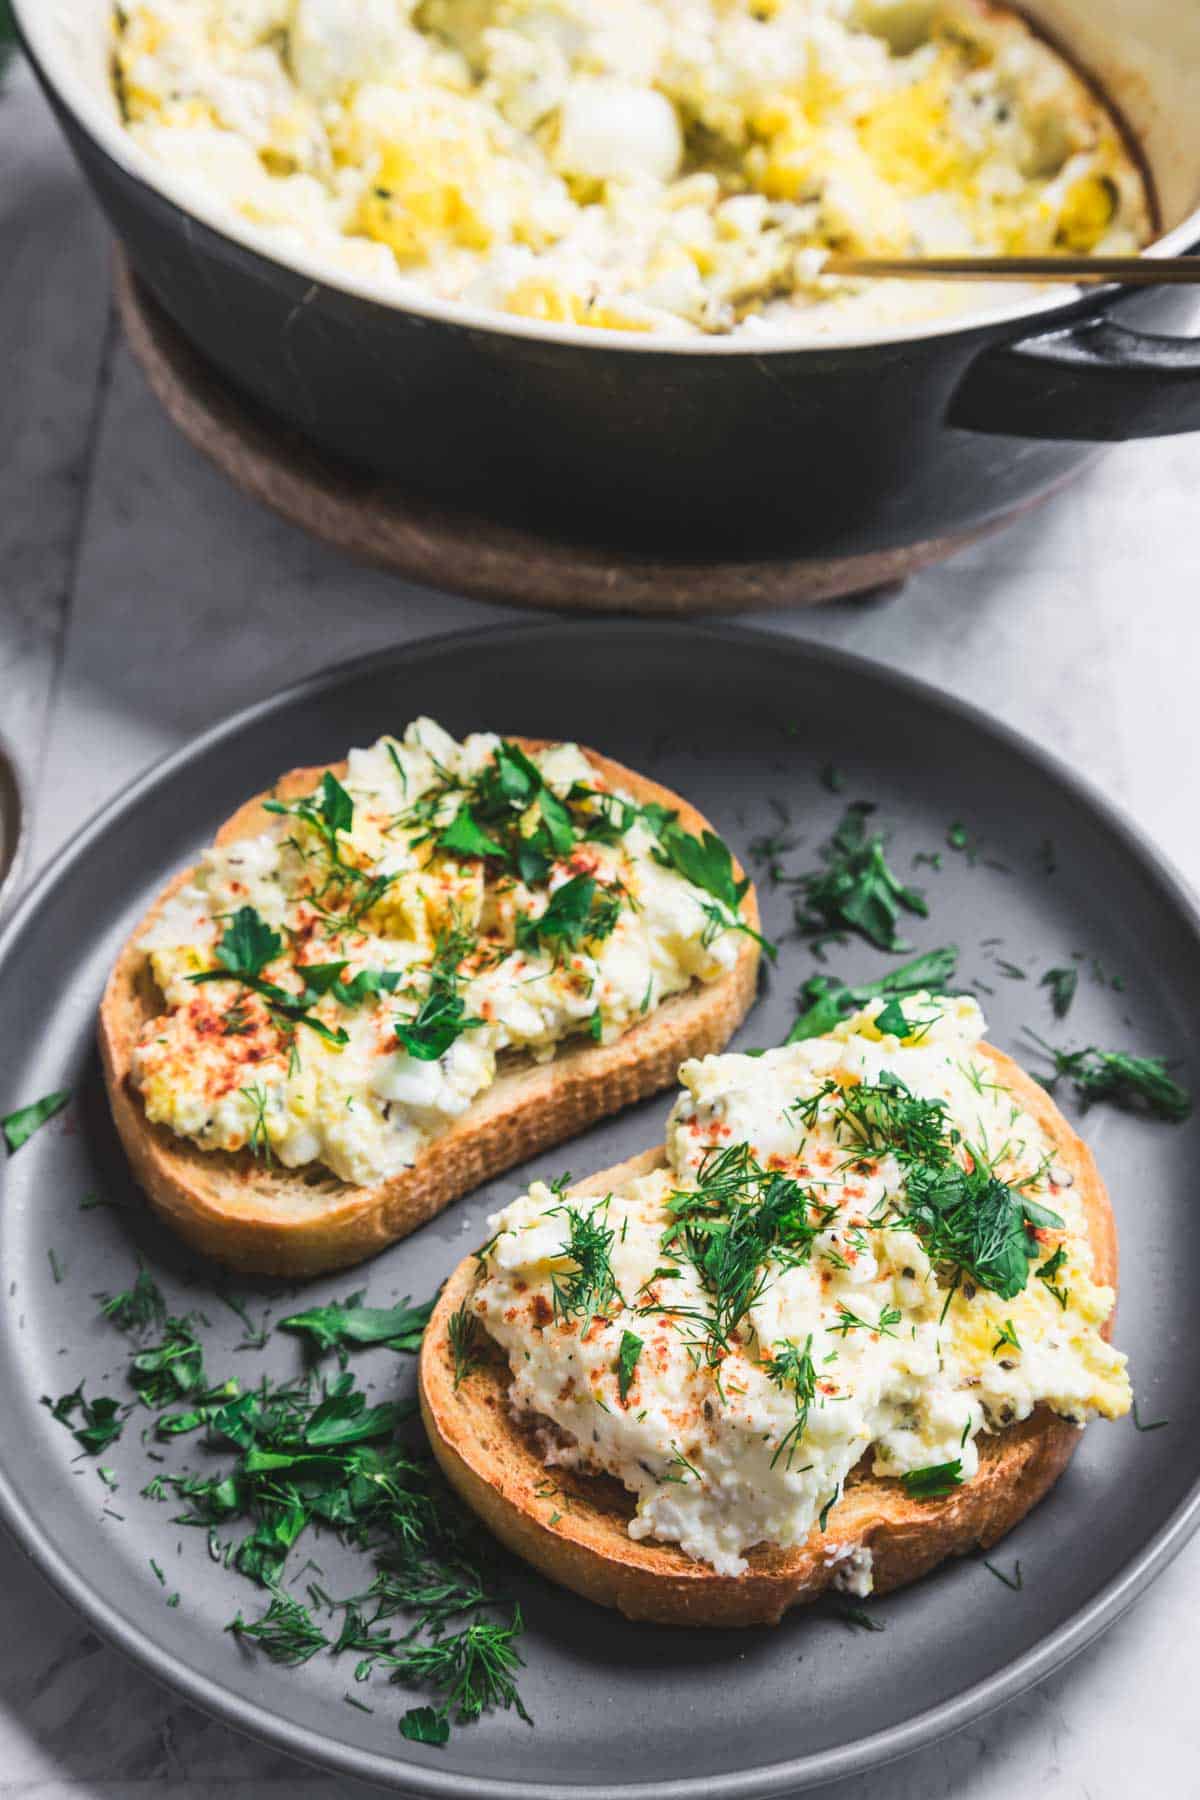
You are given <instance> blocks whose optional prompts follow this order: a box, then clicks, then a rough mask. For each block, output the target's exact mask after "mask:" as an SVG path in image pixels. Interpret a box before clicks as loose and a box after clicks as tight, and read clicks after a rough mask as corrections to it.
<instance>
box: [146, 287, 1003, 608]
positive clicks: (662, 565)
mask: <svg viewBox="0 0 1200 1800" xmlns="http://www.w3.org/2000/svg"><path fill="white" fill-rule="evenodd" d="M115 286H116V299H117V308H118V311H119V313H120V317H121V321H122V324H123V325H124V328H125V335H126V337H127V338H128V340H129V345H130V348H131V349H132V351H133V353H134V356H135V357H136V358H137V360H138V362H139V363H140V365H141V367H142V369H143V371H144V373H145V375H146V378H147V380H148V381H149V383H150V386H151V388H152V389H153V391H154V393H155V394H156V395H157V397H158V399H159V400H160V402H161V403H162V405H163V407H164V408H165V410H166V412H167V414H168V416H169V417H170V418H171V419H172V420H173V421H174V423H175V424H176V425H177V426H178V427H179V429H180V431H182V433H183V435H184V436H185V437H186V438H187V439H188V441H189V442H190V443H192V444H193V445H194V446H195V447H196V449H198V450H201V451H203V453H204V454H205V455H206V456H207V457H209V458H210V460H211V461H212V462H214V463H215V464H216V465H217V467H218V468H219V469H221V470H222V471H223V473H224V474H225V475H227V476H228V477H229V479H230V480H231V481H232V482H234V483H235V485H236V486H237V487H239V488H241V489H242V490H243V491H244V492H245V493H248V494H252V495H253V496H254V497H255V499H257V500H260V501H262V502H263V503H264V504H265V505H267V506H269V507H271V508H272V509H273V510H274V511H275V512H277V513H279V514H281V515H282V517H283V518H285V519H287V520H289V521H290V523H291V524H293V525H298V526H300V527H301V529H303V530H305V531H308V532H311V533H312V535H313V536H314V537H318V538H321V539H323V540H324V542H325V543H328V544H333V545H335V546H336V547H337V548H338V549H339V550H343V551H345V552H346V553H347V554H348V555H350V556H352V557H355V558H356V559H357V560H359V561H362V562H368V563H374V564H382V565H383V566H384V567H385V568H389V569H393V570H395V572H396V573H397V574H399V575H403V576H405V577H406V578H407V579H408V580H410V581H416V582H420V583H422V584H424V585H426V586H428V587H434V588H443V589H448V590H451V591H455V592H458V593H462V594H468V595H471V596H472V597H473V598H475V599H477V600H493V601H501V602H504V603H506V604H508V605H513V606H531V607H548V608H554V609H558V610H562V611H564V612H616V613H629V612H642V613H658V614H672V613H673V614H677V615H680V616H682V615H685V614H688V613H717V612H746V611H749V610H750V609H752V608H768V607H787V606H812V605H815V604H816V603H817V602H819V601H822V600H833V599H837V598H839V597H843V596H846V595H851V594H859V595H863V594H867V593H871V592H875V591H877V590H879V589H884V588H890V587H894V586H896V585H897V584H898V583H899V582H901V581H903V580H904V578H905V576H907V575H910V574H911V573H913V571H914V570H916V569H920V568H924V567H925V566H926V565H927V564H929V563H933V562H940V561H941V560H942V559H943V558H944V557H947V556H950V555H952V554H953V553H954V552H955V551H957V550H960V549H962V548H963V547H964V546H965V545H967V544H970V543H973V542H974V541H975V540H976V539H977V538H979V537H981V536H983V535H985V531H990V530H994V529H996V524H1002V523H1004V522H1005V521H997V522H996V524H990V525H989V526H987V527H986V528H984V530H975V531H970V532H962V533H958V534H956V535H954V536H951V537H945V538H937V539H930V540H928V541H926V542H924V543H920V544H912V545H909V546H907V547H906V548H904V549H900V550H881V551H876V552H873V553H872V554H870V555H865V556H854V557H844V558H832V559H821V560H809V559H800V560H794V559H790V558H773V559H768V560H766V561H742V560H737V559H729V560H723V559H711V558H707V559H704V560H701V561H696V562H689V561H680V560H674V559H668V558H661V559H660V558H655V557H653V556H647V555H645V554H636V553H634V552H632V551H629V552H627V551H622V550H613V549H611V548H608V547H597V546H594V545H588V544H583V543H578V544H577V543H562V542H557V541H554V540H550V539H546V538H543V537H540V536H539V535H538V534H537V533H536V532H534V531H528V530H523V529H520V528H518V527H514V526H507V525H501V524H497V523H496V522H495V521H494V520H491V519H486V518H483V517H481V516H479V515H477V514H470V513H465V512H461V511H455V510H454V509H453V508H452V507H449V506H441V505H438V504H437V503H436V502H433V501H430V500H427V499H424V498H419V497H417V496H414V495H410V494H406V493H405V492H403V490H402V489H401V488H400V487H399V486H398V485H397V484H395V483H389V482H388V481H386V480H385V479H382V478H377V477H374V476H372V475H370V474H367V473H364V472H363V471H362V470H360V469H356V468H354V467H352V466H351V465H349V464H347V463H344V462H341V461H339V460H338V459H337V458H336V457H334V456H332V455H330V454H328V453H326V452H324V451H322V450H320V449H318V448H316V447H315V446H314V445H312V444H310V443H308V442H307V441H306V440H305V439H304V438H302V437H301V436H300V435H299V434H298V433H296V432H294V431H292V430H291V429H290V427H288V426H286V425H284V424H281V423H280V422H279V421H278V420H276V419H274V418H272V416H271V415H270V414H269V413H268V412H267V411H266V410H265V409H263V408H261V407H259V406H258V405H256V404H255V402H253V401H251V400H248V399H246V398H245V397H244V396H242V395H240V394H239V393H237V392H236V391H235V390H234V389H233V388H232V387H231V386H230V385H229V384H228V383H227V382H226V381H225V380H224V379H223V378H222V376H221V375H220V373H219V372H218V371H217V370H216V369H214V368H213V367H212V366H211V364H209V363H208V362H207V361H205V359H204V358H203V357H202V356H201V355H200V354H199V353H198V352H197V351H196V350H194V349H193V348H192V346H191V345H190V344H189V342H188V341H187V339H186V338H185V337H184V336H183V334H182V333H181V332H180V331H179V329H178V327H177V326H175V325H174V324H172V322H171V320H170V319H169V318H168V317H167V315H166V313H165V312H164V311H163V310H162V308H161V307H160V306H159V304H158V302H157V301H156V300H155V299H154V298H153V297H152V295H151V294H150V293H149V292H148V291H147V289H146V288H145V287H144V285H143V284H142V283H141V281H140V280H139V279H138V278H137V276H135V275H134V274H133V272H132V270H131V269H130V267H129V264H128V262H127V261H126V259H125V257H124V256H123V255H122V254H121V253H119V252H118V255H117V259H116V270H115Z"/></svg>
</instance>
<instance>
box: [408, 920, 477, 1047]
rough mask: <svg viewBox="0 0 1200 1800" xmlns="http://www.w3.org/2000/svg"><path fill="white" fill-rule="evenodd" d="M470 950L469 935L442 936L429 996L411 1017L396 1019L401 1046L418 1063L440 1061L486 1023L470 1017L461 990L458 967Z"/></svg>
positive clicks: (435, 954)
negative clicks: (468, 1034)
mask: <svg viewBox="0 0 1200 1800" xmlns="http://www.w3.org/2000/svg"><path fill="white" fill-rule="evenodd" d="M471 947H472V946H471V939H470V937H469V936H468V935H467V934H466V933H464V932H461V931H457V930H455V931H449V932H445V933H443V935H442V936H441V937H440V938H439V939H438V943H437V948H436V950H435V953H434V959H433V963H432V965H431V967H430V971H429V991H428V993H427V994H426V995H425V998H424V999H423V1000H422V1002H421V1004H420V1006H419V1007H418V1008H417V1011H416V1013H415V1015H414V1016H413V1017H412V1018H403V1019H397V1020H396V1037H397V1039H398V1041H399V1043H400V1044H401V1046H402V1047H403V1049H405V1050H406V1051H407V1052H408V1054H409V1055H410V1056H412V1057H415V1058H416V1059H417V1061H418V1062H437V1061H439V1060H440V1058H442V1057H443V1056H445V1054H446V1052H447V1050H449V1048H450V1046H451V1045H452V1044H453V1043H455V1042H456V1041H457V1040H458V1039H459V1038H460V1037H461V1036H462V1034H463V1032H464V1031H472V1030H474V1029H475V1028H476V1027H477V1026H479V1025H481V1024H482V1023H483V1021H482V1020H481V1019H473V1018H469V1017H468V1016H467V1009H466V1005H465V1003H464V1001H463V998H462V996H461V994H460V993H459V991H458V983H459V973H458V971H459V965H460V964H461V962H462V960H463V958H464V957H465V956H466V955H467V954H468V952H469V950H470V949H471Z"/></svg>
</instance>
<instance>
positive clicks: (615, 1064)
mask: <svg viewBox="0 0 1200 1800" xmlns="http://www.w3.org/2000/svg"><path fill="white" fill-rule="evenodd" d="M516 742H518V743H519V744H522V745H523V747H524V748H525V749H526V750H534V749H538V748H541V747H543V742H542V740H540V739H528V738H518V739H517V740H516ZM584 754H585V755H586V756H587V758H588V761H589V762H590V763H591V764H592V767H593V768H594V769H595V770H596V772H597V774H599V775H601V776H603V777H604V779H605V780H606V781H607V782H608V784H609V785H610V787H614V788H619V789H621V790H622V791H623V792H625V793H627V794H630V795H631V796H632V797H633V798H634V799H636V800H638V801H640V802H641V803H642V804H646V803H648V802H650V801H657V802H658V803H659V804H661V805H664V806H670V807H673V808H675V810H676V811H677V812H678V813H679V817H680V822H681V824H682V825H683V826H684V827H685V829H686V830H688V831H691V832H696V833H698V832H700V831H702V830H704V829H705V828H706V827H707V824H708V822H707V820H706V819H704V818H703V816H702V815H701V814H700V813H699V812H697V811H696V809H695V807H693V806H689V805H688V803H687V802H686V801H685V800H682V799H680V797H679V796H678V795H677V794H673V793H672V792H671V791H670V789H668V788H664V787H662V786H660V785H659V783H657V782H654V781H650V780H648V779H647V778H646V777H645V776H642V775H638V774H636V773H635V772H634V771H633V770H631V769H626V768H623V767H622V765H621V764H620V763H616V762H612V761H610V760H609V758H607V757H604V756H600V755H597V754H596V753H595V752H594V751H591V750H587V751H585V752H584ZM323 773H324V766H322V767H316V768H307V769H294V770H293V771H292V772H291V773H290V774H288V775H285V776H283V777H282V778H281V780H280V781H279V782H277V784H276V785H275V787H274V788H273V789H271V790H270V792H269V793H268V794H260V795H258V796H256V797H255V798H254V799H252V800H248V801H247V802H246V804H245V805H244V806H242V807H240V808H239V809H238V811H237V812H236V813H234V815H233V817H232V818H231V819H229V820H228V821H227V822H226V824H225V825H224V826H223V827H222V828H221V830H220V831H219V832H218V834H217V842H218V843H219V844H229V843H235V842H236V841H237V840H238V839H239V838H246V837H254V836H256V835H258V833H260V832H261V831H262V830H263V829H264V828H265V827H266V825H267V824H268V823H269V821H270V814H268V813H266V812H265V811H264V810H263V802H264V801H265V800H267V799H271V798H274V799H278V800H285V801H286V800H293V799H296V798H298V797H299V796H301V795H303V794H307V793H311V792H312V790H313V788H314V787H315V786H316V784H317V783H318V782H319V781H320V778H321V775H322V774H323ZM334 773H335V774H344V773H345V765H344V764H339V765H337V766H336V767H335V768H334ZM191 874H192V871H191V870H190V869H189V870H185V871H184V872H183V873H182V874H180V875H178V876H176V878H175V879H174V880H173V881H172V882H171V883H170V884H169V885H168V887H167V888H166V889H165V890H164V892H163V893H162V894H161V895H160V896H159V898H158V899H157V900H156V901H155V903H154V905H153V906H152V907H151V909H150V911H149V912H148V913H147V915H146V917H145V918H144V919H143V920H142V921H141V923H140V924H139V925H138V927H137V929H136V931H134V932H133V934H132V936H131V937H130V939H129V940H128V942H127V944H126V945H125V948H124V949H123V950H122V952H121V956H120V958H119V960H118V962H117V965H116V967H115V968H114V970H113V972H112V975H111V976H110V978H109V981H108V985H107V987H106V989H105V992H104V998H103V1000H102V1002H101V1006H100V1025H99V1038H100V1053H101V1059H102V1062H103V1066H104V1077H105V1083H106V1086H107V1088H108V1097H109V1103H110V1105H111V1107H112V1114H113V1119H114V1120H115V1122H116V1127H117V1131H118V1133H119V1134H120V1137H121V1142H122V1143H123V1145H124V1147H125V1151H126V1154H127V1155H128V1157H129V1160H130V1163H131V1164H132V1166H133V1172H134V1174H135V1176H136V1177H137V1179H138V1181H139V1183H140V1184H141V1186H142V1187H143V1188H144V1189H145V1192H146V1194H147V1195H148V1197H149V1199H150V1202H151V1204H152V1205H153V1206H154V1208H155V1209H156V1211H158V1212H159V1213H161V1215H162V1216H163V1218H164V1219H166V1221H167V1223H168V1224H169V1225H171V1226H173V1227H174V1229H175V1230H176V1231H178V1232H179V1233H180V1235H181V1236H183V1237H184V1238H186V1239H187V1241H188V1242H189V1243H191V1244H192V1245H194V1246H195V1248H196V1249H198V1250H201V1251H203V1252H204V1253H205V1255H208V1256H213V1257H216V1258H217V1259H218V1260H219V1261H221V1262H223V1263H226V1264H228V1265H229V1266H230V1267H231V1268H235V1269H240V1270H244V1271H247V1272H254V1273H258V1274H270V1275H316V1274H320V1273H322V1272H324V1271H326V1270H330V1269H340V1268H346V1267H349V1266H350V1265H351V1264H353V1263H357V1262H361V1261H362V1260H363V1259H364V1258H365V1257H368V1256H374V1255H375V1254H376V1253H377V1252H378V1251H380V1250H382V1249H383V1248H384V1247H385V1246H386V1245H388V1244H390V1243H393V1242H394V1241H395V1240H396V1239H397V1238H401V1237H406V1236H407V1235H408V1233H409V1232H411V1231H415V1230H416V1228H417V1226H418V1225H423V1224H424V1223H425V1221H426V1220H427V1219H430V1218H432V1217H433V1216H434V1214H435V1213H438V1212H440V1211H441V1210H442V1208H443V1207H444V1206H446V1205H447V1204H448V1203H449V1202H450V1201H451V1200H455V1199H457V1198H458V1197H459V1196H460V1195H462V1194H464V1193H467V1192H468V1191H469V1190H470V1189H472V1188H474V1187H477V1186H478V1185H479V1184H480V1183H481V1182H484V1181H487V1180H489V1179H490V1178H491V1177H492V1176H493V1175H498V1174H500V1173H501V1172H502V1171H503V1170H505V1169H510V1168H512V1167H513V1166H514V1164H516V1163H519V1162H523V1161H524V1160H525V1159H526V1158H527V1157H530V1156H534V1155H537V1154H538V1153H539V1152H541V1151H543V1150H547V1149H549V1148H550V1147H551V1145H553V1144H557V1143H561V1142H562V1140H563V1139H564V1138H569V1137H573V1136H575V1135H576V1134H577V1133H578V1132H580V1131H582V1130H583V1129H584V1128H585V1127H586V1126H588V1125H591V1124H593V1123H594V1122H595V1121H596V1120H597V1119H601V1118H605V1117H607V1115H608V1114H610V1113H615V1112H619V1111H620V1110H621V1108H622V1107H625V1106H629V1105H631V1104H632V1103H633V1102H634V1101H635V1100H642V1099H644V1098H645V1097H646V1096H647V1095H649V1094H654V1093H658V1092H659V1091H660V1090H661V1089H663V1088H666V1087H669V1086H670V1085H671V1083H672V1082H673V1081H674V1079H675V1075H676V1071H677V1069H678V1067H679V1064H680V1063H681V1062H682V1061H683V1060H684V1059H685V1058H686V1057H689V1056H705V1055H708V1054H709V1053H710V1052H712V1051H715V1050H719V1049H721V1048H722V1046H723V1045H725V1044H726V1043H727V1042H728V1041H729V1039H730V1037H731V1036H732V1035H733V1033H734V1032H735V1031H736V1030H737V1028H738V1026H739V1025H740V1024H741V1022H742V1020H743V1019H744V1017H745V1016H746V1013H747V1012H748V1011H749V1009H750V1006H751V1004H752V1003H753V1000H754V995H755V987H756V982H757V974H758V960H759V949H758V945H757V943H756V942H755V940H754V938H752V937H751V936H749V935H747V934H743V935H741V936H740V937H739V940H738V956H737V961H736V962H735V964H734V966H733V968H732V969H731V970H730V971H729V972H728V974H726V975H723V976H722V977H721V978H720V979H719V980H718V981H715V982H712V983H711V984H709V985H707V986H705V985H702V984H700V983H696V982H694V983H693V984H692V986H691V987H690V988H689V989H687V990H686V991H685V992H684V993H682V994H676V995H672V996H671V997H670V998H669V999H667V1000H665V1001H664V1002H663V1004H662V1005H661V1006H658V1007H656V1008H655V1009H654V1011H653V1012H651V1013H649V1014H647V1016H646V1017H645V1018H644V1019H640V1020H639V1021H638V1022H637V1024H636V1025H634V1026H632V1027H631V1029H630V1030H629V1031H627V1032H626V1033H625V1035H624V1036H623V1037H621V1038H619V1039H618V1040H617V1042H616V1043H614V1044H593V1043H591V1042H590V1041H583V1042H569V1043H567V1044H566V1045H564V1046H563V1047H562V1048H561V1049H560V1051H559V1053H558V1055H557V1056H556V1057H555V1058H554V1060H553V1061H552V1062H549V1063H543V1064H535V1063H533V1062H528V1063H518V1064H515V1065H514V1066H511V1067H509V1068H506V1069H505V1070H503V1072H502V1073H501V1074H500V1075H499V1076H498V1078H497V1080H496V1081H495V1082H494V1083H493V1085H492V1086H491V1087H490V1088H489V1089H488V1090H487V1091H486V1093H484V1094H482V1095H480V1097H479V1099H478V1100H477V1101H476V1102H475V1103H474V1104H473V1105H472V1106H471V1107H470V1108H469V1109H468V1111H467V1112H466V1114H465V1115H464V1116H463V1117H462V1118H460V1119H457V1120H455V1121H454V1122H453V1124H451V1125H450V1126H449V1127H448V1129H447V1130H446V1131H444V1132H443V1133H442V1134H441V1135H440V1136H439V1137H438V1138H437V1139H436V1140H435V1141H434V1142H433V1143H431V1144H430V1145H429V1146H428V1147H427V1148H426V1149H425V1150H424V1151H422V1153H421V1155H420V1156H419V1158H418V1160H417V1162H416V1164H415V1165H414V1167H413V1168H412V1169H409V1170H405V1171H404V1172H403V1173H401V1174H399V1175H396V1176H394V1177H393V1178H391V1179H390V1180H388V1181H385V1182H381V1183H380V1184H378V1185H377V1186H375V1187H372V1188H359V1187H352V1186H350V1185H349V1184H347V1183H345V1182H342V1181H339V1180H338V1179H337V1177H336V1176H334V1175H332V1174H330V1173H329V1172H328V1171H327V1170H325V1169H323V1168H321V1167H320V1166H318V1165H312V1166H310V1167H309V1168H307V1169H294V1170H288V1169H279V1168H276V1169H266V1168H264V1167H262V1166H261V1165H260V1164H259V1163H256V1162H255V1160H254V1158H253V1157H252V1156H251V1155H250V1154H249V1153H248V1152H245V1151H243V1152H240V1153H238V1154H236V1155H233V1154H228V1153H225V1152H221V1151H209V1150H201V1149H200V1148H199V1146H198V1145H195V1144H192V1143H190V1142H189V1141H188V1140H187V1139H186V1138H181V1137H177V1136H176V1135H175V1133H174V1132H172V1131H171V1130H170V1129H169V1128H168V1127H166V1126H162V1125H152V1124H151V1123H150V1122H149V1121H148V1120H147V1118H146V1114H145V1109H144V1107H143V1105H142V1101H141V1097H140V1096H139V1094H138V1093H137V1090H136V1089H135V1088H134V1086H133V1084H132V1082H131V1080H130V1066H131V1059H132V1054H133V1050H134V1046H135V1045H136V1043H137V1038H138V1033H139V1032H140V1031H141V1029H142V1026H143V1025H144V1024H145V1023H146V1022H147V1021H148V1020H149V1019H152V1018H154V1017H156V1016H157V1014H158V1013H159V1012H161V1010H162V1001H161V996H160V995H159V994H158V992H157V989H156V987H155V984H154V980H153V977H152V975H151V973H150V968H149V961H148V958H147V957H146V956H145V954H144V953H143V952H142V951H141V950H140V949H139V948H138V945H139V944H140V942H141V940H142V938H143V937H144V936H145V934H146V932H147V931H148V930H149V928H150V925H151V923H152V922H153V920H154V919H155V917H156V916H157V914H158V913H159V911H160V910H161V908H162V906H163V905H164V904H165V902H166V901H167V900H168V899H169V898H170V897H171V895H173V894H174V893H175V892H176V891H177V890H178V889H179V888H180V887H182V886H183V885H184V884H185V883H186V882H187V881H188V880H189V879H190V877H191ZM739 874H740V871H739ZM742 917H743V918H744V919H745V921H746V923H747V924H748V925H750V926H751V927H752V928H753V929H755V930H757V928H758V923H759V920H758V907H757V903H756V900H755V896H754V890H753V888H750V889H748V891H747V893H746V896H745V899H744V900H743V902H742Z"/></svg>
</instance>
